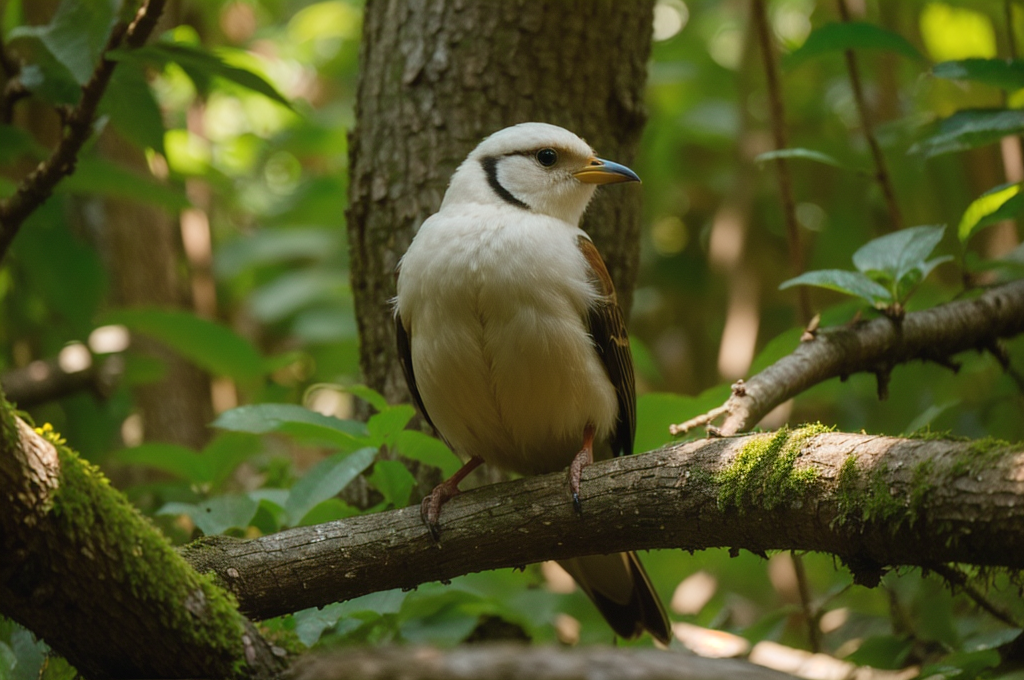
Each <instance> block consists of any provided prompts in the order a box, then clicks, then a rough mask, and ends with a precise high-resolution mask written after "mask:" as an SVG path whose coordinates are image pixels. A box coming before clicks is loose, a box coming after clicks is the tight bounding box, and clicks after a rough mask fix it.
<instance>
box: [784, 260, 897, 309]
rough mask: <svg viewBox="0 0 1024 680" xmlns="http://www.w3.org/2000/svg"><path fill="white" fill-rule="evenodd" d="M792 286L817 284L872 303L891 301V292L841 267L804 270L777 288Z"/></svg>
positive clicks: (883, 303)
mask: <svg viewBox="0 0 1024 680" xmlns="http://www.w3.org/2000/svg"><path fill="white" fill-rule="evenodd" d="M793 286H818V287H819V288H828V289H829V290H835V291H838V292H840V293H846V294H847V295H856V296H857V297H861V298H864V299H865V300H867V301H868V302H869V303H871V304H872V305H876V306H877V305H885V304H889V303H891V302H892V301H893V299H892V293H890V292H889V291H888V290H886V289H885V288H883V287H882V286H880V285H878V284H877V283H875V282H874V281H872V280H871V279H869V278H868V277H867V276H865V275H864V274H861V273H860V272H848V271H844V270H842V269H820V270H817V271H812V272H805V273H803V274H801V275H800V276H797V277H795V278H792V279H789V280H788V281H784V282H783V283H782V284H781V285H780V286H779V290H785V289H786V288H791V287H793Z"/></svg>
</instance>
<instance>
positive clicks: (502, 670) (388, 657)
mask: <svg viewBox="0 0 1024 680" xmlns="http://www.w3.org/2000/svg"><path fill="white" fill-rule="evenodd" d="M292 677H293V678H294V680H390V679H391V678H402V679H403V680H478V679H479V678H501V679H502V680H606V679H608V678H616V679H617V680H755V679H756V680H785V679H786V678H789V679H792V678H793V676H792V675H787V674H786V673H780V672H778V671H773V670H771V669H768V668H763V667H760V666H755V665H753V664H751V663H747V662H746V661H739V660H737V659H705V658H702V657H699V656H694V655H692V654H683V653H680V652H666V651H662V650H657V649H608V648H600V647H591V648H589V649H587V650H586V651H583V650H578V649H558V648H556V647H525V646H515V645H471V646H464V647H460V648H457V649H451V650H445V651H442V650H438V649H430V648H425V647H391V648H382V649H356V650H345V652H344V653H339V654H322V655H315V654H311V655H309V656H307V657H305V658H304V659H303V660H302V661H301V662H300V663H299V664H297V665H296V668H295V672H294V674H293V676H292Z"/></svg>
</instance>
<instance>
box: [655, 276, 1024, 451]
mask: <svg viewBox="0 0 1024 680" xmlns="http://www.w3.org/2000/svg"><path fill="white" fill-rule="evenodd" d="M1021 333H1024V280H1018V281H1013V282H1011V283H1008V284H1005V285H1002V286H997V287H995V288H991V289H989V290H988V291H986V292H985V293H984V294H982V295H980V296H978V297H977V298H974V299H970V300H957V301H955V302H948V303H946V304H944V305H939V306H937V307H933V308H931V309H926V310H923V311H920V312H911V313H909V314H907V315H906V316H905V317H904V319H903V321H902V323H901V324H900V326H899V328H897V327H896V326H895V325H894V324H893V322H892V321H891V320H890V319H888V318H885V317H882V318H878V319H873V320H871V321H868V322H865V323H860V324H857V325H854V326H837V327H832V328H825V329H819V330H818V331H817V332H816V333H815V335H814V339H813V340H811V341H809V342H801V343H799V345H798V346H797V347H796V349H795V350H794V351H793V353H792V354H790V355H788V356H786V357H783V358H782V359H780V360H778V361H776V362H775V363H774V364H772V365H771V366H769V367H768V368H766V369H765V370H763V371H761V372H760V373H758V374H757V375H755V376H753V377H752V378H750V379H749V380H747V381H746V382H745V383H743V389H742V391H741V393H739V392H737V391H736V390H735V389H734V390H733V394H732V396H730V397H729V399H728V400H727V401H726V402H725V404H723V405H722V406H719V407H717V408H715V409H712V410H711V411H709V412H708V413H706V414H704V415H702V416H697V417H696V418H692V419H690V420H689V421H687V422H685V423H683V424H681V425H676V426H674V427H673V428H671V432H672V434H674V435H676V434H683V433H685V432H687V431H688V430H690V429H692V428H693V427H698V426H700V425H705V424H707V423H709V422H711V421H714V420H717V419H718V418H720V417H722V416H723V415H724V416H725V422H724V423H723V424H722V427H721V428H720V431H721V433H722V434H723V435H732V434H736V433H737V432H743V431H746V430H749V429H750V428H751V427H753V426H754V425H756V424H757V422H758V421H759V420H761V418H763V417H764V416H765V415H766V414H767V413H768V412H769V411H771V410H772V409H773V408H775V407H776V406H778V405H779V404H781V403H783V402H785V401H788V400H789V399H792V398H793V397H795V396H796V395H798V394H800V393H801V392H803V391H805V390H807V389H808V388H810V387H811V386H813V385H817V384H818V383H820V382H824V381H825V380H829V379H831V378H839V377H846V376H850V375H853V374H854V373H862V372H869V373H877V372H878V371H879V367H880V366H886V367H890V368H891V367H893V366H896V365H898V364H904V363H908V362H910V361H914V360H924V361H932V362H935V361H939V360H940V359H941V358H942V357H947V358H948V357H952V356H953V355H955V354H958V353H960V352H963V351H966V350H973V349H986V348H990V347H993V346H996V345H995V342H996V340H998V339H1000V338H1011V337H1014V336H1017V335H1019V334H1021Z"/></svg>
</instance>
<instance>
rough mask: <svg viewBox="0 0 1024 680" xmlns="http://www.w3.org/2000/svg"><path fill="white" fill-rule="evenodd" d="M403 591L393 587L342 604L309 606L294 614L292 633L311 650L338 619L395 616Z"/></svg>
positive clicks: (402, 599) (404, 595) (399, 606)
mask: <svg viewBox="0 0 1024 680" xmlns="http://www.w3.org/2000/svg"><path fill="white" fill-rule="evenodd" d="M407 595H408V593H407V592H403V591H402V590H401V589H399V588H396V589H394V590H385V591H383V592H379V593H371V594H369V595H363V596H362V597H357V598H354V599H351V600H348V601H346V602H336V603H334V604H329V605H326V606H324V607H311V608H310V609H303V610H302V611H298V612H295V614H294V616H295V634H296V635H297V636H298V638H299V640H300V641H301V642H302V644H304V645H306V646H307V647H312V646H313V645H314V644H316V642H317V640H319V639H320V636H321V634H323V632H324V631H325V630H326V629H328V628H331V627H333V626H334V624H336V623H337V622H338V621H339V620H340V619H343V618H345V617H349V616H355V615H359V614H373V615H376V616H381V615H384V614H397V613H398V612H399V611H401V608H402V603H403V602H405V598H406V596H407Z"/></svg>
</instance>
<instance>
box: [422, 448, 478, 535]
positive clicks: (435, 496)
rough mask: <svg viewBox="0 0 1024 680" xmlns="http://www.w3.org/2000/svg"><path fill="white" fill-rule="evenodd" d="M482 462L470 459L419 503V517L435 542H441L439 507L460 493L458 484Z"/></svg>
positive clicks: (474, 458)
mask: <svg viewBox="0 0 1024 680" xmlns="http://www.w3.org/2000/svg"><path fill="white" fill-rule="evenodd" d="M483 462H484V461H483V459H482V458H477V457H476V456H474V457H473V458H470V459H469V462H468V463H466V464H465V465H463V466H462V467H461V468H459V471H458V472H456V473H455V474H454V475H452V476H451V477H449V478H448V479H446V480H444V481H443V482H441V483H440V484H438V485H437V486H435V487H434V490H433V491H431V492H430V494H429V495H427V496H426V497H425V498H424V499H423V501H422V502H421V503H420V517H422V518H423V523H424V524H425V525H426V526H427V530H428V531H429V532H430V535H431V536H432V537H433V538H434V541H435V542H440V541H441V522H440V520H441V506H443V505H444V504H445V503H447V502H448V501H450V500H451V499H452V498H454V497H456V496H458V495H459V493H461V492H460V491H459V482H461V481H462V480H463V479H465V478H466V475H468V474H469V473H470V472H472V471H473V470H475V469H476V468H477V467H478V466H479V465H480V464H481V463H483Z"/></svg>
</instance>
